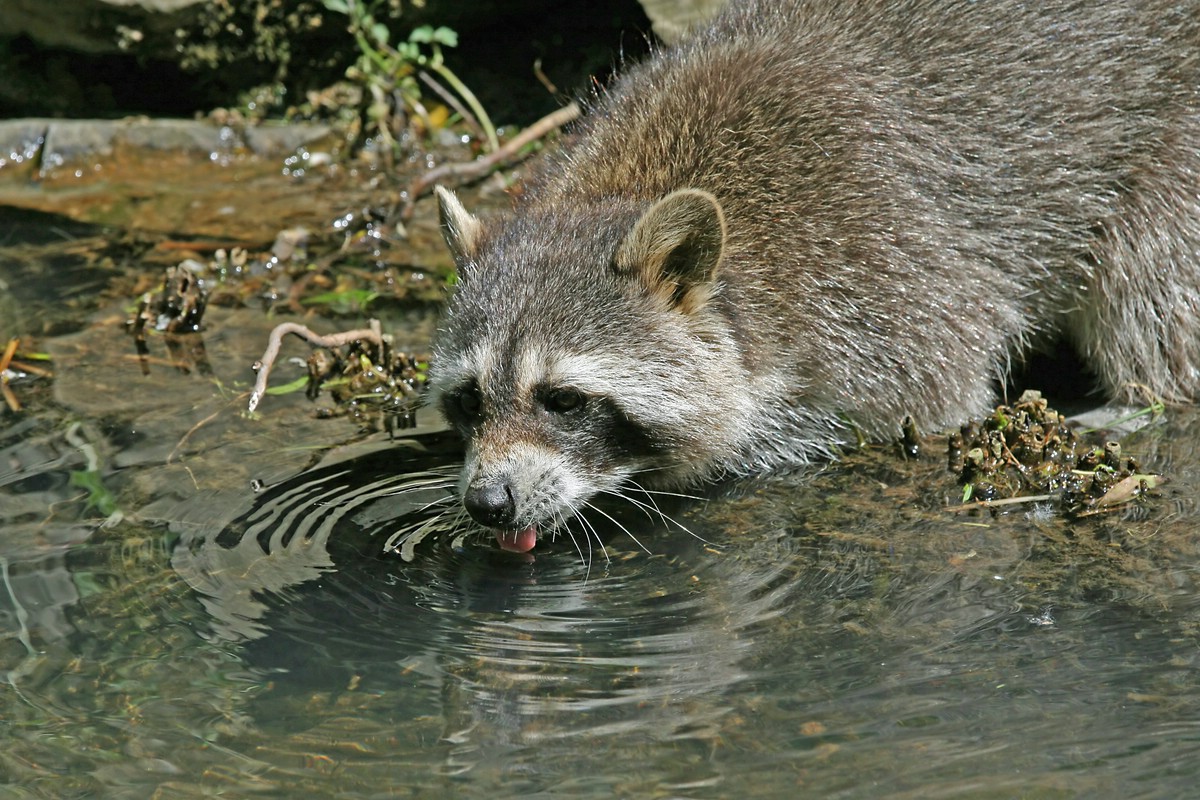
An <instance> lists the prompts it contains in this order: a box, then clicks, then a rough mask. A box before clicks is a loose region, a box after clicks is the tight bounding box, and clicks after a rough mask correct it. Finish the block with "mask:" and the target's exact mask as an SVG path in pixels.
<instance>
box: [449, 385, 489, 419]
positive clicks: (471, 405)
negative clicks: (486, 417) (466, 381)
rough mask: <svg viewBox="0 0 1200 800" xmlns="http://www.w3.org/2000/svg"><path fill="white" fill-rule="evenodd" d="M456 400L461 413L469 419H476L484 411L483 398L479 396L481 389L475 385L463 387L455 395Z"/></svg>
mask: <svg viewBox="0 0 1200 800" xmlns="http://www.w3.org/2000/svg"><path fill="white" fill-rule="evenodd" d="M454 402H455V405H457V406H458V411H459V413H461V414H462V415H463V416H464V417H466V418H468V419H476V418H477V417H478V416H479V414H480V412H482V411H483V400H482V399H481V398H480V397H479V390H478V389H477V388H475V387H474V386H467V387H464V388H463V389H461V390H460V391H459V392H458V394H456V395H455V397H454Z"/></svg>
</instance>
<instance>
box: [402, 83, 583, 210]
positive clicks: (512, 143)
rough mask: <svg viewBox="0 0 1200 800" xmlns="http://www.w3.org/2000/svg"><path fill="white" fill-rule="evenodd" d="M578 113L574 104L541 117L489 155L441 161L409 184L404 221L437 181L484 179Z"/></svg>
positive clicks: (577, 106) (458, 183)
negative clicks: (452, 162)
mask: <svg viewBox="0 0 1200 800" xmlns="http://www.w3.org/2000/svg"><path fill="white" fill-rule="evenodd" d="M579 114H580V109H579V105H578V104H577V103H571V104H570V105H566V106H563V107H562V108H560V109H558V110H557V111H554V112H551V113H549V114H547V115H546V116H544V117H542V118H541V119H539V120H538V121H537V122H535V123H533V124H532V125H530V126H529V127H528V128H526V129H525V130H523V131H521V132H520V133H518V134H517V135H516V136H514V137H513V138H512V139H510V140H509V141H507V142H505V143H504V146H503V147H501V148H499V149H498V150H496V151H495V152H492V153H488V154H487V155H486V156H483V157H482V158H477V159H475V160H474V161H465V162H460V163H455V164H442V165H441V166H440V167H436V168H434V169H431V170H429V171H428V172H426V173H425V174H424V175H422V176H420V177H419V178H417V179H416V180H414V181H413V182H412V183H410V184H409V185H408V196H407V197H406V198H405V201H404V206H403V208H402V209H401V211H400V218H401V219H403V220H408V219H411V218H412V212H413V205H414V204H415V203H416V202H417V198H419V197H421V196H422V195H424V194H426V193H428V192H429V190H430V189H432V188H433V187H434V186H435V185H436V184H438V183H443V182H446V181H450V182H452V183H453V184H454V185H456V186H457V185H460V184H463V183H466V182H467V181H471V180H475V179H477V178H482V177H484V176H485V175H487V174H488V173H490V172H491V171H492V170H493V169H495V168H496V167H498V166H500V165H501V164H508V163H510V162H512V161H515V160H517V156H518V155H520V152H521V149H522V148H524V147H525V145H527V144H529V143H530V142H533V141H535V140H537V139H540V138H541V137H543V136H545V135H546V134H547V133H549V132H550V131H552V130H554V129H556V128H561V127H562V126H563V125H566V124H567V123H568V122H571V121H572V120H574V119H576V118H577V117H578V116H579Z"/></svg>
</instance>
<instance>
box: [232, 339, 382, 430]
mask: <svg viewBox="0 0 1200 800" xmlns="http://www.w3.org/2000/svg"><path fill="white" fill-rule="evenodd" d="M369 324H370V326H371V327H370V328H362V329H359V330H356V331H344V332H342V333H331V334H329V335H328V336H322V335H320V334H319V333H314V332H313V331H312V330H310V329H309V328H307V327H306V326H304V325H301V324H299V323H297V322H283V323H280V324H279V325H276V326H275V329H274V330H273V331H271V338H270V339H269V340H268V341H267V349H266V352H264V353H263V355H262V358H260V359H259V360H258V361H255V362H254V365H253V366H252V367H251V369H253V370H254V371H255V372H257V373H258V378H257V379H256V380H255V381H254V391H252V392H250V411H254V409H256V408H258V404H259V403H260V402H262V399H263V395H265V394H266V392H267V379H268V378H269V377H270V375H271V367H272V366H274V365H275V359H276V358H277V357H278V356H279V348H280V346H281V345H282V344H283V337H284V336H287V335H288V334H289V333H294V334H296V335H297V336H299V337H300V338H302V339H305V340H307V341H308V342H309V343H311V344H315V345H317V346H318V347H325V348H328V349H330V350H332V349H333V348H335V347H341V346H342V345H346V344H350V342H354V341H358V340H359V339H365V340H366V341H368V342H370V343H371V344H373V345H375V346H376V347H382V346H383V334H382V333H381V332H380V326H379V320H377V319H373V320H371V321H370V323H369Z"/></svg>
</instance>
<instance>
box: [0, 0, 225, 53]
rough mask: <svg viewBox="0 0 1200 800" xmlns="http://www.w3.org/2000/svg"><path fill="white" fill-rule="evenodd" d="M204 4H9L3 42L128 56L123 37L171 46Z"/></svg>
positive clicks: (41, 0)
mask: <svg viewBox="0 0 1200 800" xmlns="http://www.w3.org/2000/svg"><path fill="white" fill-rule="evenodd" d="M203 2H204V0H54V2H52V3H48V2H46V0H5V3H4V5H5V9H4V13H3V14H0V38H13V37H17V36H27V37H29V38H30V39H31V40H33V41H34V42H36V43H37V44H38V45H40V46H42V47H49V48H60V49H66V50H74V51H76V52H80V53H90V54H92V55H101V54H105V53H117V52H121V51H122V49H123V48H122V45H121V40H122V33H123V32H124V33H125V35H126V36H127V37H133V38H134V39H135V40H143V39H147V38H150V39H161V40H162V41H164V42H169V41H170V40H171V36H172V33H173V31H174V30H175V28H177V27H178V26H179V25H181V24H186V22H187V21H189V20H190V19H191V14H188V13H185V12H187V10H188V9H189V8H190V7H192V6H196V5H202V4H203Z"/></svg>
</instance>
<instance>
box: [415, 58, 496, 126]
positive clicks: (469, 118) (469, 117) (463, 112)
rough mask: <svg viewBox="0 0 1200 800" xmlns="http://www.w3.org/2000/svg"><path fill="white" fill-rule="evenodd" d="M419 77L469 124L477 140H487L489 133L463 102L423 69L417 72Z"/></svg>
mask: <svg viewBox="0 0 1200 800" xmlns="http://www.w3.org/2000/svg"><path fill="white" fill-rule="evenodd" d="M417 77H418V78H420V79H421V81H422V82H423V83H424V84H425V85H426V86H428V87H429V88H430V89H433V91H434V93H435V94H436V95H437V96H438V97H440V98H442V102H444V103H445V104H446V105H448V106H450V107H451V108H453V109H454V110H455V111H456V112H458V115H459V116H460V117H462V119H463V122H465V123H467V127H469V128H470V129H471V130H472V131H474V133H475V136H476V137H477V138H479V139H486V138H487V133H485V132H484V130H483V126H482V125H480V124H479V120H477V119H476V118H475V115H474V114H472V113H471V111H470V109H468V108H467V107H466V106H464V105H463V104H462V101H461V100H459V99H458V98H457V97H455V96H454V93H453V92H451V91H450V90H449V89H447V88H446V87H445V86H442V85H441V84H440V83H438V82H437V81H435V80H434V79H433V76H432V75H430V74H429V73H428V72H426V71H425V70H423V69H422V70H418V71H417Z"/></svg>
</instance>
